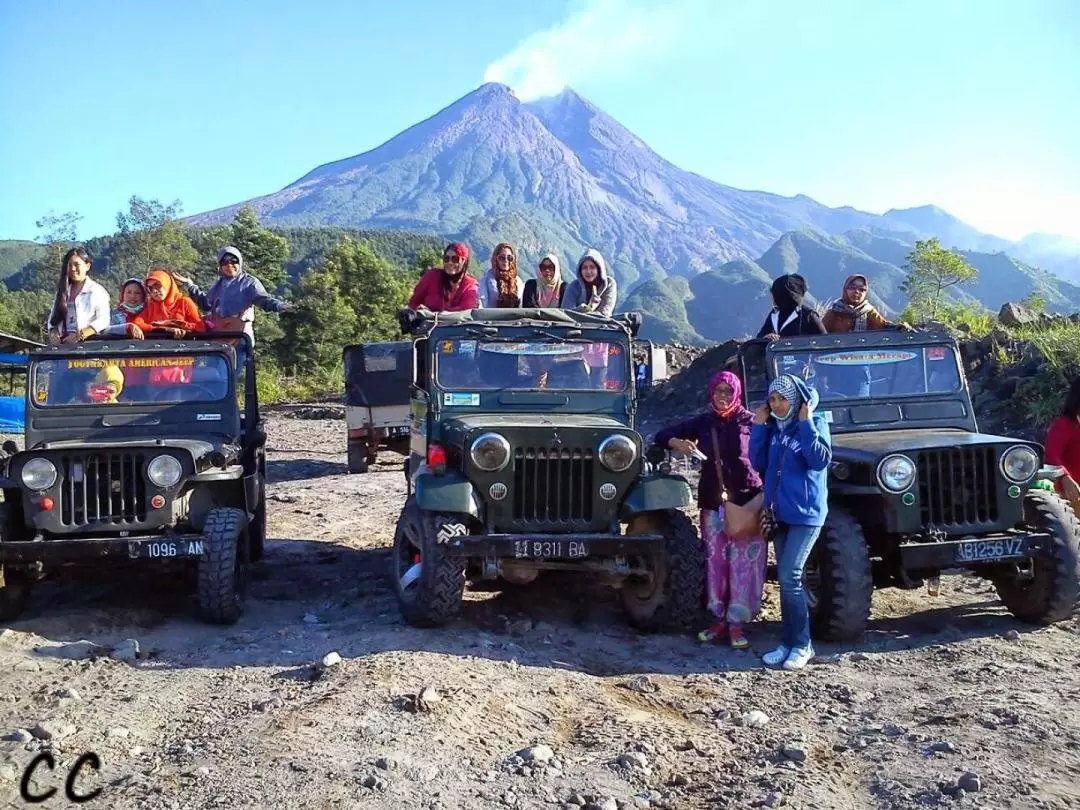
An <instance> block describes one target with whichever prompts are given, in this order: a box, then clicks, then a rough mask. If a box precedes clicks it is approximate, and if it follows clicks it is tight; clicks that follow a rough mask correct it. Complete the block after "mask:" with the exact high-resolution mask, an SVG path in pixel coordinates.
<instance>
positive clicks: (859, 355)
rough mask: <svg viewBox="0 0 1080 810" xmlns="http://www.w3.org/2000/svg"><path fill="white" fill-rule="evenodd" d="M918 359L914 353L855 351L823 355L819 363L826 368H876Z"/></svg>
mask: <svg viewBox="0 0 1080 810" xmlns="http://www.w3.org/2000/svg"><path fill="white" fill-rule="evenodd" d="M916 357H918V355H917V354H915V353H914V352H897V351H855V352H836V353H835V354H823V355H821V356H820V357H818V358H817V361H816V362H818V363H821V364H822V365H826V366H874V365H880V364H882V363H904V362H907V361H908V360H914V359H915V358H916Z"/></svg>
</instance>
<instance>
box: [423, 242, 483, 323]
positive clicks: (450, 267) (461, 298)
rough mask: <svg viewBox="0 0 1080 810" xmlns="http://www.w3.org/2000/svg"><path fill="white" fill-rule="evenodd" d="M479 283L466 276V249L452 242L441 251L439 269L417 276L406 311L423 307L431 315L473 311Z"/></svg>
mask: <svg viewBox="0 0 1080 810" xmlns="http://www.w3.org/2000/svg"><path fill="white" fill-rule="evenodd" d="M479 292H480V284H479V282H477V280H476V279H475V278H473V277H472V276H470V275H469V248H468V246H466V245H464V244H462V243H461V242H452V243H451V244H449V245H447V246H446V250H445V251H443V266H442V267H432V268H430V269H428V270H427V272H425V273H424V275H422V276H421V277H420V281H418V282H417V283H416V289H414V290H413V294H412V298H410V299H409V309H419V308H420V307H426V308H427V309H429V310H430V311H432V312H461V311H464V310H470V309H476V308H477V307H478V306H479V305H478V303H477V300H478V297H479Z"/></svg>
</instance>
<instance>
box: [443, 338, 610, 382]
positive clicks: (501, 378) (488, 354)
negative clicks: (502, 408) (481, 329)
mask: <svg viewBox="0 0 1080 810" xmlns="http://www.w3.org/2000/svg"><path fill="white" fill-rule="evenodd" d="M435 357H436V361H435V364H436V380H437V382H438V384H439V387H440V388H442V389H444V390H450V391H453V390H465V391H505V390H510V391H515V390H516V391H537V390H540V391H623V390H625V388H626V381H627V369H628V361H627V358H626V347H625V346H624V345H623V344H621V343H615V342H609V341H598V342H590V341H558V340H527V341H504V340H439V341H438V342H437V343H436V345H435Z"/></svg>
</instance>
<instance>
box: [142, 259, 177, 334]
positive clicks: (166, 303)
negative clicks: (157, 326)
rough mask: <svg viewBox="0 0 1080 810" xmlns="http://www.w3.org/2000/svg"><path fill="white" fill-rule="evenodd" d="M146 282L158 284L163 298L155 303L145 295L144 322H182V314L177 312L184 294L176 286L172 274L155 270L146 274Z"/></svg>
mask: <svg viewBox="0 0 1080 810" xmlns="http://www.w3.org/2000/svg"><path fill="white" fill-rule="evenodd" d="M146 280H147V281H156V282H158V283H159V284H160V285H161V289H162V290H163V291H164V293H165V298H164V300H162V301H155V300H154V299H153V298H151V297H150V295H149V293H148V294H147V296H146V310H145V312H146V314H145V315H144V316H143V318H144V320H146V321H147V322H148V323H154V322H155V321H172V320H184V318H183V314H184V313H182V312H180V311H179V310H180V301H181V300H182V299H183V297H184V294H183V293H181V292H180V289H179V288H178V287H177V286H176V283H175V282H174V281H173V277H172V274H171V273H170V272H169V271H168V270H162V269H155V270H151V271H150V272H149V273H148V274H147V276H146Z"/></svg>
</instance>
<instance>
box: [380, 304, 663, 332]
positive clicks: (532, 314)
mask: <svg viewBox="0 0 1080 810" xmlns="http://www.w3.org/2000/svg"><path fill="white" fill-rule="evenodd" d="M642 321H643V318H642V315H641V313H640V312H624V313H620V314H619V315H613V316H611V317H608V316H606V315H597V314H595V313H592V312H578V311H577V310H573V309H558V308H539V309H526V308H524V307H513V308H506V309H471V310H462V311H459V312H432V311H431V310H429V309H427V308H426V307H420V308H419V309H410V308H408V307H406V308H404V309H402V310H400V311H399V312H398V325H399V326H400V327H401V331H402V333H403V334H412V335H422V334H426V333H427V332H428V331H430V330H431V329H432V328H433V327H435V326H437V325H439V324H464V323H476V324H478V325H483V324H490V325H493V326H498V325H520V326H530V325H537V324H562V325H566V326H590V327H592V326H599V327H604V326H608V327H618V328H620V329H625V330H627V331H628V332H629V333H630V336H631V337H637V334H638V332H639V331H640V330H641V324H642Z"/></svg>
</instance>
